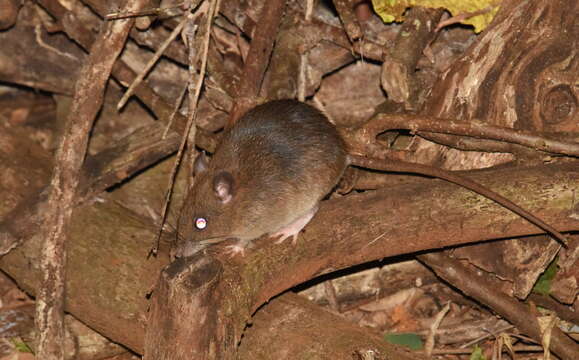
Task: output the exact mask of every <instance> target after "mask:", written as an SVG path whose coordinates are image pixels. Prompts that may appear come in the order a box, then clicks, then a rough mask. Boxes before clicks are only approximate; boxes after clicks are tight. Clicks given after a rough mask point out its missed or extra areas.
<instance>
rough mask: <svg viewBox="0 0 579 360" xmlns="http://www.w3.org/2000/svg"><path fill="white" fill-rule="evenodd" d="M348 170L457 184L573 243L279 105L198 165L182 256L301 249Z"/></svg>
mask: <svg viewBox="0 0 579 360" xmlns="http://www.w3.org/2000/svg"><path fill="white" fill-rule="evenodd" d="M349 165H354V166H359V167H363V168H368V169H373V170H379V171H387V172H404V173H417V174H421V175H426V176H431V177H436V178H440V179H443V180H446V181H449V182H452V183H455V184H457V185H460V186H463V187H465V188H467V189H469V190H471V191H474V192H476V193H478V194H480V195H483V196H485V197H487V198H489V199H491V200H493V201H495V202H497V203H499V204H500V205H502V206H504V207H505V208H507V209H509V210H511V211H512V212H514V213H516V214H517V215H519V216H521V217H523V218H525V219H526V220H528V221H529V222H531V223H533V224H535V225H536V226H538V227H539V228H541V229H543V230H544V231H546V232H548V233H550V234H551V235H553V236H554V237H556V238H557V239H558V240H560V241H562V242H563V243H565V241H566V239H565V237H564V236H563V235H562V234H560V233H559V232H558V231H557V230H555V229H554V228H553V227H551V226H550V225H548V224H546V223H544V222H543V221H542V220H540V219H539V218H537V217H536V216H534V215H533V214H531V213H529V212H528V211H526V210H524V209H522V208H521V207H519V206H518V205H516V204H514V203H513V202H512V201H510V200H508V199H507V198H505V197H503V196H501V195H499V194H497V193H495V192H494V191H492V190H489V189H488V188H485V187H484V186H482V185H480V184H478V183H476V182H475V181H472V180H470V179H468V178H465V177H462V176H459V175H456V174H453V173H451V172H448V171H445V170H441V169H438V168H435V167H431V166H427V165H422V164H413V163H405V162H403V161H400V160H382V159H371V158H365V157H362V156H357V155H353V154H349V153H348V150H347V146H346V144H345V142H344V140H343V139H342V137H341V136H340V134H339V132H338V130H337V129H336V127H335V126H334V125H333V124H332V123H331V122H330V121H329V120H328V118H327V117H326V116H325V115H324V114H323V113H322V112H321V111H319V110H318V109H316V108H314V107H312V106H310V105H307V104H305V103H302V102H299V101H297V100H274V101H270V102H267V103H264V104H262V105H258V106H256V107H255V108H253V109H251V110H249V111H248V112H247V113H246V114H245V115H244V116H242V117H241V118H240V119H239V120H238V121H237V122H236V123H235V124H234V125H233V126H232V127H231V128H229V129H228V130H226V131H225V133H224V135H223V138H222V140H221V142H220V144H219V145H218V146H217V149H216V150H215V152H214V154H213V156H212V159H211V161H208V159H207V157H206V156H205V155H204V154H201V155H200V156H198V157H197V159H196V160H195V164H194V166H193V169H194V174H195V176H196V178H195V182H194V184H193V187H192V189H191V190H190V191H189V193H188V195H187V197H186V199H185V204H184V208H183V210H182V212H181V217H180V219H179V227H181V226H187V227H189V226H191V227H193V229H192V238H191V239H178V243H177V246H176V249H175V252H174V254H175V256H177V257H185V256H190V255H193V254H194V253H196V252H197V251H199V250H200V249H202V248H204V247H206V246H207V245H209V244H213V243H218V242H222V241H225V240H229V239H236V240H237V243H236V244H235V245H231V246H229V247H228V252H229V253H230V254H231V255H235V254H237V253H241V254H243V252H244V249H245V248H246V247H247V246H248V245H250V243H251V241H252V240H254V239H257V238H259V237H261V236H263V235H266V234H268V235H269V236H270V237H271V238H278V241H277V242H278V243H279V242H282V241H284V240H285V239H287V238H292V239H293V241H294V242H295V241H296V238H297V236H298V233H299V232H300V231H301V230H302V229H303V228H304V227H305V226H306V225H307V224H308V223H309V222H310V220H311V219H312V218H313V216H314V215H315V214H316V212H317V211H318V208H319V203H320V201H321V200H322V199H323V198H324V197H325V196H326V195H328V194H329V193H330V192H331V191H332V189H334V187H335V186H336V185H337V183H338V181H339V180H340V178H341V177H342V175H343V173H344V171H345V169H346V167H348V166H349ZM179 232H181V233H183V231H179ZM185 233H191V232H190V231H187V232H185Z"/></svg>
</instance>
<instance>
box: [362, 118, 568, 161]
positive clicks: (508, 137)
mask: <svg viewBox="0 0 579 360" xmlns="http://www.w3.org/2000/svg"><path fill="white" fill-rule="evenodd" d="M394 129H408V130H411V131H412V132H418V133H420V132H422V131H427V132H436V133H443V134H451V135H467V136H472V137H475V138H479V139H491V140H500V141H506V142H509V143H513V144H519V145H523V146H526V147H529V148H532V149H535V150H541V151H545V152H550V153H554V154H562V155H569V156H579V143H577V142H572V141H564V140H554V139H548V138H546V137H544V136H541V135H540V134H538V133H536V132H531V131H523V130H515V129H511V128H507V127H501V126H494V125H489V124H485V123H483V122H481V121H477V120H471V121H469V122H460V121H454V120H450V119H440V118H435V117H431V116H418V115H398V114H396V115H386V114H380V115H377V116H375V117H374V118H372V120H370V121H369V122H368V123H367V124H365V125H364V126H363V127H362V128H361V129H360V130H361V131H362V132H370V133H372V134H375V135H377V134H379V133H381V132H384V131H387V130H394ZM360 130H359V131H360Z"/></svg>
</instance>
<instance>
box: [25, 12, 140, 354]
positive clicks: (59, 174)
mask: <svg viewBox="0 0 579 360" xmlns="http://www.w3.org/2000/svg"><path fill="white" fill-rule="evenodd" d="M144 3H145V0H133V1H130V2H129V4H128V5H127V9H129V10H133V11H135V10H139V9H140V8H142V6H143V5H144ZM132 23H133V22H132V21H130V20H122V21H118V22H114V23H110V24H107V26H105V27H104V28H103V31H102V32H101V35H100V36H99V37H98V39H97V41H96V42H95V43H94V46H93V47H92V49H91V52H90V54H89V56H88V58H87V62H86V63H85V65H84V67H83V69H82V72H81V73H80V76H79V79H78V81H77V83H76V91H75V95H74V99H73V103H72V107H71V111H70V114H69V116H68V119H67V125H66V129H65V133H64V136H63V138H62V142H61V144H60V146H59V148H58V151H57V153H56V156H55V162H54V163H55V164H56V166H55V168H54V174H53V176H52V180H51V188H50V194H49V197H48V211H47V212H46V218H45V222H44V233H45V234H47V235H46V238H45V240H44V243H43V247H42V252H41V256H40V268H41V273H42V278H41V283H40V289H39V291H38V297H37V299H36V301H37V302H36V314H35V315H36V316H35V319H36V326H37V328H38V333H39V335H38V350H37V353H36V356H37V358H38V359H43V360H61V359H64V348H63V346H62V345H63V344H64V283H65V272H64V270H65V264H66V250H65V239H66V236H67V230H68V227H69V224H70V217H71V215H72V209H73V207H74V203H75V198H76V192H77V188H78V184H79V181H80V169H81V168H82V163H83V160H84V157H85V154H86V149H87V144H88V139H89V133H90V129H91V127H92V124H93V122H94V119H95V117H96V114H97V113H98V111H99V109H100V107H101V105H102V101H103V96H104V88H105V84H106V81H107V80H108V78H109V75H110V71H111V69H112V67H113V64H114V62H115V60H116V58H117V57H118V56H119V54H120V52H121V50H122V48H123V46H124V44H125V41H126V38H127V36H128V33H129V30H130V28H131V25H132Z"/></svg>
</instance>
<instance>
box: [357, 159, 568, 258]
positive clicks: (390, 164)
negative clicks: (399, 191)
mask: <svg viewBox="0 0 579 360" xmlns="http://www.w3.org/2000/svg"><path fill="white" fill-rule="evenodd" d="M348 157H349V161H350V164H352V165H355V166H360V167H363V168H367V169H372V170H379V171H387V172H397V173H413V174H420V175H426V176H432V177H436V178H439V179H442V180H446V181H448V182H451V183H453V184H457V185H460V186H462V187H464V188H467V189H469V190H471V191H474V192H476V193H478V194H480V195H482V196H484V197H486V198H488V199H490V200H493V201H494V202H496V203H498V204H500V205H501V206H503V207H505V208H507V209H509V210H511V211H512V212H514V213H515V214H517V215H519V216H521V217H522V218H524V219H526V220H527V221H529V222H530V223H532V224H534V225H536V226H538V227H539V228H541V229H543V230H544V231H546V232H547V233H549V234H550V235H552V236H553V237H555V238H556V239H557V240H559V241H560V242H561V243H562V244H563V246H565V247H567V239H566V238H565V236H563V234H561V233H560V232H559V231H557V230H556V229H555V228H553V227H552V226H551V225H549V224H547V223H545V222H544V221H543V220H541V219H539V218H538V217H536V216H535V215H533V214H531V213H530V212H528V211H527V210H525V209H523V208H522V207H520V206H518V205H517V204H515V203H513V202H512V201H511V200H509V199H507V198H505V197H504V196H502V195H499V194H497V193H496V192H494V191H492V190H490V189H488V188H486V187H484V186H482V185H480V184H479V183H477V182H475V181H473V180H470V179H468V178H466V177H463V176H460V175H456V174H453V173H452V172H449V171H445V170H441V169H437V168H435V167H432V166H428V165H422V164H413V163H406V162H403V161H399V160H396V161H394V160H383V159H371V158H365V157H362V156H357V155H348Z"/></svg>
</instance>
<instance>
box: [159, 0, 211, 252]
mask: <svg viewBox="0 0 579 360" xmlns="http://www.w3.org/2000/svg"><path fill="white" fill-rule="evenodd" d="M208 1H209V0H208ZM204 5H205V4H204ZM219 5H220V0H211V3H210V5H209V10H208V11H207V12H206V22H205V29H204V33H203V36H204V37H203V49H202V50H203V52H202V53H201V54H197V56H193V52H194V51H193V49H194V39H193V37H194V36H191V38H190V39H188V43H189V53H190V59H189V61H190V64H189V66H190V68H189V75H190V76H189V88H188V89H189V113H188V117H187V125H186V126H185V132H184V133H183V137H182V140H181V144H180V146H179V151H178V152H177V156H176V159H175V164H174V165H173V169H172V171H171V174H170V177H169V186H168V189H167V192H166V194H165V203H164V205H163V211H162V212H161V226H160V227H159V234H158V237H157V244H156V245H155V247H154V248H153V249H152V253H153V254H156V253H157V249H158V247H159V245H158V244H159V240H158V239H160V236H161V232H162V230H163V226H164V224H165V221H166V220H167V209H168V208H169V204H170V202H171V195H172V194H173V186H174V183H175V177H176V176H177V170H178V169H179V165H180V164H181V158H182V157H183V152H184V150H185V145H186V144H187V140H188V139H189V138H191V139H195V134H196V133H195V131H196V129H197V127H196V126H193V123H194V120H195V115H196V113H197V103H198V101H199V95H200V94H201V87H202V86H203V80H204V79H205V69H206V68H207V56H208V53H209V39H210V38H211V25H212V24H213V17H214V16H215V15H216V14H217V11H218V9H219ZM198 11H204V8H203V5H202V6H201V7H200V8H199V9H198ZM189 20H190V21H191V23H190V25H191V26H194V25H193V24H192V21H193V20H194V16H193V15H190V16H189ZM191 35H193V34H191ZM198 56H200V57H201V68H200V69H199V73H198V74H197V73H196V71H195V70H194V68H195V63H191V61H192V60H193V62H196V60H197V58H198ZM195 80H196V81H195ZM194 81H195V82H194ZM193 83H194V84H195V86H194V87H193V86H191V84H193ZM193 141H194V140H193ZM191 148H193V149H194V148H195V144H191Z"/></svg>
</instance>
